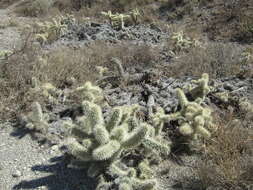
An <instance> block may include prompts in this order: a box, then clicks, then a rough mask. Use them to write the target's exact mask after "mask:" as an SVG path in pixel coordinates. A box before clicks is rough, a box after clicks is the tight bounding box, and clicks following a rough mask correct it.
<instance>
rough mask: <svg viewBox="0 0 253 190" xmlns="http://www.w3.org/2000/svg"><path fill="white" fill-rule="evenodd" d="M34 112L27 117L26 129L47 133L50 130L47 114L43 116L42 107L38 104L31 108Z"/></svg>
mask: <svg viewBox="0 0 253 190" xmlns="http://www.w3.org/2000/svg"><path fill="white" fill-rule="evenodd" d="M31 108H32V110H31V112H30V113H29V114H28V116H27V124H26V127H27V128H29V129H32V130H37V131H41V132H46V131H47V129H48V126H49V125H48V122H47V120H48V118H47V115H46V114H43V112H42V108H41V105H40V104H39V103H38V102H34V103H33V104H32V106H31Z"/></svg>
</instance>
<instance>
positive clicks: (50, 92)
mask: <svg viewBox="0 0 253 190" xmlns="http://www.w3.org/2000/svg"><path fill="white" fill-rule="evenodd" d="M28 94H37V95H41V96H43V97H45V98H46V99H47V100H48V101H49V102H50V103H52V104H56V103H58V97H59V96H60V95H61V94H62V91H61V90H59V89H57V88H56V87H55V86H54V85H52V84H51V83H42V84H41V83H40V82H39V81H38V80H37V78H36V77H32V79H31V88H30V89H29V91H28Z"/></svg>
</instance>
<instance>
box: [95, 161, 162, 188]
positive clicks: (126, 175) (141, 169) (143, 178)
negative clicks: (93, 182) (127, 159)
mask: <svg viewBox="0 0 253 190" xmlns="http://www.w3.org/2000/svg"><path fill="white" fill-rule="evenodd" d="M119 163H120V162H114V163H113V164H111V166H110V167H109V169H108V171H107V173H108V174H109V175H111V176H113V177H114V178H115V179H114V182H113V184H114V186H117V187H118V189H119V190H128V189H130V190H155V189H156V187H157V180H156V179H155V178H154V176H153V173H154V172H153V170H152V169H151V168H150V166H149V163H148V161H147V160H144V161H142V162H141V163H140V164H139V165H138V166H137V167H136V168H132V167H131V168H126V167H124V169H123V168H121V167H120V164H119ZM107 183H108V182H106V181H105V180H102V181H100V184H99V185H98V186H100V187H103V186H104V184H107ZM111 185H112V184H111ZM98 189H99V188H98Z"/></svg>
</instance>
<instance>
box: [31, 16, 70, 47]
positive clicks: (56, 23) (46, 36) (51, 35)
mask: <svg viewBox="0 0 253 190" xmlns="http://www.w3.org/2000/svg"><path fill="white" fill-rule="evenodd" d="M63 19H64V17H56V18H53V19H52V21H50V22H48V21H46V22H39V23H37V28H38V32H37V33H36V35H35V39H36V40H37V41H39V42H40V43H41V44H45V43H51V42H52V41H54V40H57V39H58V38H59V37H60V36H61V35H63V34H64V33H65V32H66V30H67V25H66V24H65V23H63V21H65V20H63Z"/></svg>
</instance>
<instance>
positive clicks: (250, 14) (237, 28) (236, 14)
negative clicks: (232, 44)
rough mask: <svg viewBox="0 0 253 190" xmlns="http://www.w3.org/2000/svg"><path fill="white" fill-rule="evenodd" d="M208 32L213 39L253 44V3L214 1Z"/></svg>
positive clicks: (208, 22) (241, 0) (208, 21)
mask: <svg viewBox="0 0 253 190" xmlns="http://www.w3.org/2000/svg"><path fill="white" fill-rule="evenodd" d="M213 6H215V7H214V9H213V10H211V16H210V17H209V18H208V19H207V23H206V27H205V28H206V31H207V32H208V35H209V37H210V38H211V39H214V40H220V39H222V40H232V41H238V42H243V43H251V42H253V30H252V28H253V1H248V0H240V1H236V0H233V1H226V2H224V1H223V0H214V2H213Z"/></svg>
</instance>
